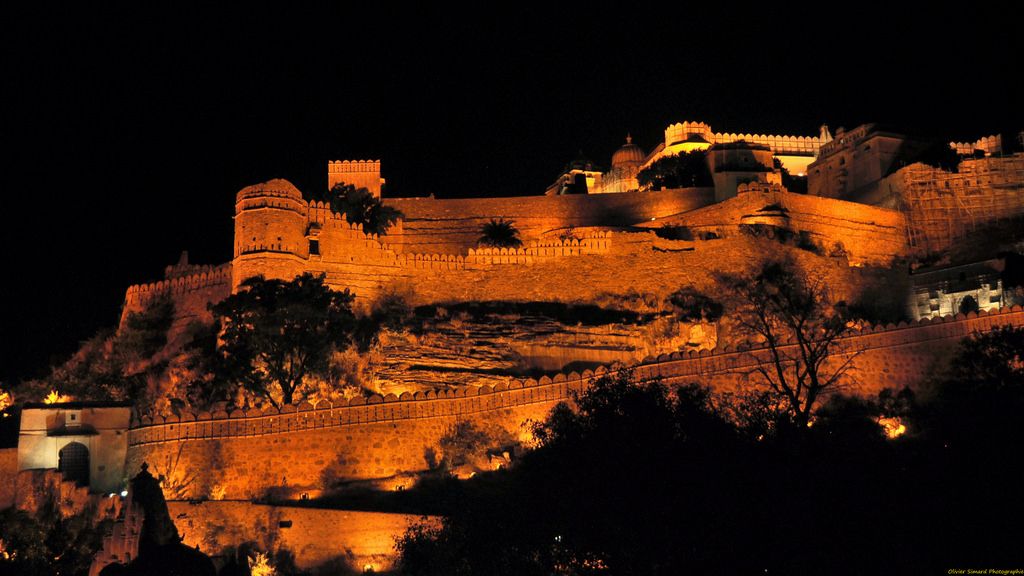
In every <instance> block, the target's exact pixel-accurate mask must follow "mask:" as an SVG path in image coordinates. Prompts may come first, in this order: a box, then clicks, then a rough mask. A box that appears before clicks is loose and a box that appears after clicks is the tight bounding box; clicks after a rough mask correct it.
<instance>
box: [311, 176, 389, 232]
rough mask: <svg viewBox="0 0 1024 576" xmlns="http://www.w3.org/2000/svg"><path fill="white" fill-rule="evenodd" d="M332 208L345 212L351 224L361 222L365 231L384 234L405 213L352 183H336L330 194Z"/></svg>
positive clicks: (340, 212)
mask: <svg viewBox="0 0 1024 576" xmlns="http://www.w3.org/2000/svg"><path fill="white" fill-rule="evenodd" d="M328 201H329V202H330V204H331V210H332V211H334V212H336V213H338V214H344V215H345V220H347V221H348V223H349V224H359V225H360V226H362V227H363V232H365V233H367V234H377V235H378V236H383V235H384V234H387V232H388V228H391V227H392V226H394V225H395V224H396V223H397V222H398V221H399V220H400V219H402V218H403V217H404V215H403V214H402V213H401V212H400V211H398V210H396V209H394V208H392V207H391V206H385V205H384V204H382V203H381V201H380V198H376V197H374V196H373V194H371V193H370V191H369V190H367V189H366V188H356V187H355V186H353V185H352V184H344V183H338V184H335V185H334V187H333V188H331V191H330V193H329V195H328Z"/></svg>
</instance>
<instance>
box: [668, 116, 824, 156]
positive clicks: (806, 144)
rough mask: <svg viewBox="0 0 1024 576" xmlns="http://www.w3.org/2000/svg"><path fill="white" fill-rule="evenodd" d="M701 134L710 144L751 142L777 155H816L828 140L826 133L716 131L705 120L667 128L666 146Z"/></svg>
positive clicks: (678, 123)
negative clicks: (782, 133) (794, 133)
mask: <svg viewBox="0 0 1024 576" xmlns="http://www.w3.org/2000/svg"><path fill="white" fill-rule="evenodd" d="M694 135H696V136H700V137H701V138H703V139H704V140H706V141H707V142H708V143H709V144H726V143H731V142H739V141H744V142H749V143H751V144H760V145H763V146H768V147H769V148H770V149H771V151H772V153H774V154H776V155H793V156H814V155H816V154H817V153H818V150H819V148H821V147H822V146H824V145H825V144H826V143H827V142H828V140H829V139H828V137H827V136H826V135H825V134H822V135H819V136H790V135H785V136H779V135H775V134H742V133H734V132H714V131H712V130H711V126H709V125H708V124H705V123H704V122H677V123H675V124H669V126H668V127H667V128H665V146H666V147H668V146H672V145H675V144H679V143H683V142H686V141H687V140H688V139H689V138H691V137H692V136H694Z"/></svg>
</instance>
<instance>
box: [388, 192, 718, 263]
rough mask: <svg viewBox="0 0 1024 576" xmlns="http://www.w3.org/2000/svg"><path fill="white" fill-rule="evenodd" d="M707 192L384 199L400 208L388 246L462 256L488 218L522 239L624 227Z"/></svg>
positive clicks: (702, 199)
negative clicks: (401, 217)
mask: <svg viewBox="0 0 1024 576" xmlns="http://www.w3.org/2000/svg"><path fill="white" fill-rule="evenodd" d="M714 197H715V195H714V190H713V189H711V188H685V189H678V190H662V191H660V192H623V193H620V194H592V195H587V194H581V195H566V196H523V197H515V198H470V199H445V200H437V199H434V198H387V199H385V200H384V203H385V204H387V205H389V206H393V207H395V208H397V209H399V210H401V211H402V212H403V213H404V214H405V221H404V224H403V229H402V231H401V233H396V234H389V235H388V239H387V241H388V243H389V244H390V245H391V246H392V247H393V248H394V249H395V250H396V251H399V252H425V253H434V252H437V253H452V254H461V253H465V252H466V251H467V250H469V249H470V248H473V247H475V246H476V242H477V240H478V239H479V238H480V228H481V227H482V226H483V225H484V224H486V223H487V222H489V221H490V220H491V218H504V219H506V220H510V219H511V220H515V225H516V227H517V228H518V229H519V231H520V233H521V236H522V238H523V240H533V239H537V238H540V237H542V236H543V235H544V234H546V233H549V232H552V231H558V230H563V229H565V228H569V227H576V228H583V227H592V226H629V225H633V224H636V223H638V222H644V221H649V220H650V219H651V218H663V217H665V216H670V215H672V214H678V213H680V212H686V211H689V210H694V209H696V208H700V207H702V206H707V205H708V204H711V203H712V202H714Z"/></svg>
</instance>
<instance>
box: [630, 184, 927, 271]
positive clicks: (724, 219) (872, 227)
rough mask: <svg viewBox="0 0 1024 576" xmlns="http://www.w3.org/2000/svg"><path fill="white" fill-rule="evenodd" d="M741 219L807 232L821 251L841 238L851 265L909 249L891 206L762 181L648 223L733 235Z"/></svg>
mask: <svg viewBox="0 0 1024 576" xmlns="http://www.w3.org/2000/svg"><path fill="white" fill-rule="evenodd" d="M744 224H746V225H754V224H761V225H766V226H773V227H776V228H784V229H787V230H791V231H793V232H806V233H808V234H809V235H810V236H809V237H810V239H811V240H813V241H814V242H815V243H817V244H818V245H819V246H821V247H822V248H823V249H824V251H825V253H830V252H833V251H834V249H835V248H837V246H838V245H840V244H841V245H842V248H843V251H844V252H845V254H846V257H847V259H848V261H849V263H850V265H852V266H862V265H873V266H888V265H889V264H890V263H891V262H892V260H893V258H895V257H898V256H900V255H902V254H905V253H906V251H907V241H906V220H905V218H904V217H903V215H902V214H900V213H899V212H897V211H895V210H889V209H886V208H879V207H875V206H867V205H865V204H857V203H854V202H845V201H842V200H834V199H831V198H818V197H814V196H807V195H805V194H793V193H790V192H786V191H785V189H783V188H781V187H779V186H773V185H768V184H762V183H751V184H748V185H741V186H740V193H739V194H738V195H737V196H736V197H734V198H731V199H729V200H726V201H724V202H720V203H718V204H713V205H711V206H708V207H706V208H701V209H699V210H694V211H692V212H687V213H685V214H681V215H679V216H675V217H673V218H668V219H665V220H663V221H661V222H656V223H649V224H647V226H648V227H654V226H656V225H657V226H687V227H688V228H690V229H691V230H692V231H693V232H696V233H700V232H714V233H716V234H717V235H719V236H735V235H737V234H739V233H740V226H741V225H744Z"/></svg>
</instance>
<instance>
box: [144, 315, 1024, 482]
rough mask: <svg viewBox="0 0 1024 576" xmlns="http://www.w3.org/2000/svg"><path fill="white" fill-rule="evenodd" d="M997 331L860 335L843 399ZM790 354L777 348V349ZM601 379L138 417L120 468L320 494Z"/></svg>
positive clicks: (669, 358) (710, 366)
mask: <svg viewBox="0 0 1024 576" xmlns="http://www.w3.org/2000/svg"><path fill="white" fill-rule="evenodd" d="M1004 324H1012V325H1016V326H1024V309H1021V308H1020V307H1015V308H1012V309H1003V310H999V311H993V312H990V313H987V314H981V315H974V314H969V315H968V316H966V317H965V316H959V315H958V316H956V317H951V318H941V319H936V320H930V321H929V320H923V321H920V322H917V323H912V324H900V325H897V326H894V325H890V326H885V327H871V326H865V327H863V328H861V329H860V330H859V331H857V332H856V333H854V334H852V335H850V336H848V337H846V338H844V339H842V341H841V343H840V348H839V350H840V354H839V355H837V358H836V361H842V360H843V354H857V357H856V359H855V366H856V369H855V370H854V371H852V372H851V373H850V378H849V379H847V381H845V382H844V385H845V387H846V390H845V391H847V392H854V393H860V394H875V393H877V392H878V391H879V390H881V389H883V388H902V387H903V386H911V387H918V388H920V387H921V386H922V385H923V384H925V383H926V382H927V381H928V378H929V377H930V376H931V375H932V373H931V371H933V370H939V369H941V368H942V366H943V365H942V361H943V360H945V359H947V358H948V357H949V356H950V352H951V351H952V350H953V349H954V348H955V346H956V345H957V343H958V342H959V341H960V340H961V339H962V338H964V337H967V336H969V335H971V334H972V333H975V332H984V331H987V330H991V329H992V328H993V327H995V326H1000V325H1004ZM793 346H794V344H792V343H789V344H787V345H785V346H784V347H783V352H787V351H788V348H787V347H789V348H792V347H793ZM765 357H766V351H765V350H764V349H750V350H745V349H742V348H737V349H732V348H729V347H723V348H722V349H721V350H713V351H708V350H702V351H700V352H690V353H673V354H668V355H662V356H658V357H656V358H647V359H645V360H644V362H642V363H641V364H639V365H637V366H636V367H635V369H636V372H637V376H638V377H640V378H641V379H650V378H655V377H661V378H664V379H665V380H666V381H667V382H668V383H690V382H696V383H701V384H705V385H709V386H711V387H713V388H714V389H715V390H716V391H719V392H728V391H736V390H739V389H743V388H745V387H749V386H752V385H755V384H757V382H758V381H757V379H756V378H757V377H756V376H755V375H754V370H755V368H756V366H757V365H758V364H759V363H760V362H763V361H764V359H765ZM606 372H607V370H606V369H605V368H603V367H601V368H598V369H597V370H595V371H593V372H592V371H590V370H584V371H583V372H582V373H577V372H570V373H569V374H557V375H555V376H554V377H551V378H549V377H546V376H545V377H543V378H541V379H539V380H534V379H526V380H517V379H509V381H508V382H507V383H500V384H498V385H496V386H494V387H490V386H481V387H479V388H477V387H469V388H464V389H460V390H459V391H457V392H452V391H444V392H425V393H422V392H417V393H415V394H408V393H405V394H402V395H401V396H399V397H396V396H394V395H388V396H386V397H384V398H381V397H380V396H373V397H371V398H369V399H364V398H356V399H353V400H352V401H350V402H348V403H343V404H341V405H331V404H329V403H321V404H318V405H317V406H312V405H309V404H302V405H300V406H298V407H295V406H287V407H285V408H284V409H282V410H281V411H280V412H278V411H277V410H273V409H271V410H269V411H266V412H256V413H251V412H250V413H246V412H242V411H240V410H238V411H235V412H232V413H230V414H228V413H225V412H218V413H214V414H209V413H199V414H188V413H186V414H184V415H183V416H181V417H178V416H171V417H169V418H167V419H164V418H160V417H157V418H155V419H151V418H149V417H144V418H143V419H142V420H141V421H140V422H138V423H136V425H135V427H134V428H133V429H132V430H131V431H130V432H129V438H128V442H129V451H128V452H129V453H128V470H129V472H130V473H134V472H135V471H137V470H138V469H139V467H140V466H141V464H142V462H144V461H145V462H149V463H150V464H151V465H153V466H154V467H156V468H157V470H158V471H159V472H160V473H165V474H168V475H169V476H171V477H173V480H174V482H175V483H177V484H178V485H184V486H185V488H186V490H185V492H184V494H185V495H187V496H191V497H200V496H209V495H210V494H211V493H215V494H222V495H224V497H226V498H252V497H258V496H262V495H264V494H266V493H267V492H268V490H273V489H275V488H285V489H291V490H310V491H316V490H319V489H321V488H322V487H324V485H325V484H326V483H327V482H328V481H329V480H337V479H372V478H386V477H389V476H395V475H399V474H403V473H408V472H416V471H422V470H426V469H427V468H428V467H429V466H430V464H431V461H432V459H434V458H436V457H437V456H438V447H437V442H438V440H439V439H440V438H441V437H442V436H443V435H444V434H445V433H446V432H447V431H448V430H449V429H450V427H451V426H452V424H454V423H455V422H458V421H459V420H464V419H472V420H474V421H477V422H480V423H493V424H498V425H500V426H503V427H504V428H506V429H507V430H509V431H510V432H512V433H513V434H518V435H520V437H522V438H525V436H524V435H525V433H526V431H525V430H524V428H523V423H524V422H525V421H527V420H531V419H532V420H539V419H542V418H544V417H545V416H546V415H547V414H548V412H549V411H550V409H551V408H552V407H554V406H555V405H556V404H557V403H559V402H561V401H565V400H566V399H568V398H570V396H571V392H572V391H580V390H583V389H585V388H586V387H587V386H588V385H589V383H590V382H592V381H593V379H594V378H597V377H599V376H601V375H602V374H605V373H606ZM297 455H301V457H297ZM164 462H175V463H176V469H175V470H159V465H160V464H161V463H164Z"/></svg>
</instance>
